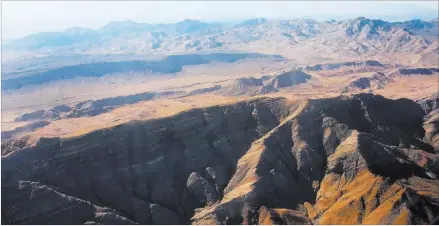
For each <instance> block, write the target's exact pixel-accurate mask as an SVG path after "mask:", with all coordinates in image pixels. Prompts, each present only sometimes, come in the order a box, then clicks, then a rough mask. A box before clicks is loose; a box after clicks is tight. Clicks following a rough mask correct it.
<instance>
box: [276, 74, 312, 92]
mask: <svg viewBox="0 0 439 226" xmlns="http://www.w3.org/2000/svg"><path fill="white" fill-rule="evenodd" d="M308 79H311V76H310V75H308V74H306V73H304V72H302V71H300V70H294V71H290V72H286V73H283V74H280V75H277V76H275V77H274V78H273V79H272V80H271V81H270V84H271V85H272V86H273V87H274V88H276V89H279V88H283V87H288V86H294V85H298V84H301V83H305V82H306V81H307V80H308Z"/></svg>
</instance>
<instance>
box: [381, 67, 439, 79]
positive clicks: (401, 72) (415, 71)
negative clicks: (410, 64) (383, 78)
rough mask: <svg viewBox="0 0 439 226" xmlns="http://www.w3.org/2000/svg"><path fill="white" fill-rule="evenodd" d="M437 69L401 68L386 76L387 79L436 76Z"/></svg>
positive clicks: (438, 72)
mask: <svg viewBox="0 0 439 226" xmlns="http://www.w3.org/2000/svg"><path fill="white" fill-rule="evenodd" d="M438 74H439V68H401V69H398V70H395V71H393V72H391V73H389V74H388V75H387V77H397V76H416V75H438Z"/></svg>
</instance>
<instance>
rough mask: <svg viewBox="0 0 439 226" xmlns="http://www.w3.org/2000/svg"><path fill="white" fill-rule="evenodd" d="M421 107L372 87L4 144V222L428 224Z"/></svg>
mask: <svg viewBox="0 0 439 226" xmlns="http://www.w3.org/2000/svg"><path fill="white" fill-rule="evenodd" d="M401 112H403V113H401ZM430 114H431V113H430ZM425 116H426V112H425V111H424V110H423V109H422V108H421V106H420V105H418V104H417V103H415V102H413V101H411V100H408V99H398V100H389V99H385V98H384V97H382V96H375V95H372V94H358V95H354V96H349V97H346V96H340V97H336V98H330V99H317V100H301V101H295V102H291V101H288V100H286V99H283V98H260V99H254V100H249V101H245V102H239V103H236V104H232V105H225V106H215V107H209V108H205V109H193V110H190V111H187V112H183V113H180V114H178V115H175V116H172V117H168V118H161V119H155V120H148V121H133V122H130V123H127V124H123V125H120V126H116V127H113V128H111V129H104V130H98V131H94V132H91V133H89V134H85V135H83V136H80V137H75V138H69V139H42V140H40V141H39V142H38V143H37V145H36V146H34V147H23V148H21V149H20V148H17V147H16V146H14V149H13V150H10V151H3V153H5V155H4V156H3V157H2V205H3V212H2V215H3V216H2V223H28V224H35V223H38V224H44V223H58V224H72V223H78V224H82V223H84V224H91V223H104V224H122V223H132V222H135V223H140V224H361V223H369V224H392V223H393V224H396V223H398V224H410V223H413V224H428V223H435V222H436V223H437V219H436V218H435V216H437V215H438V214H439V191H438V189H437V188H438V187H439V181H438V176H439V167H438V163H439V161H438V160H439V153H438V152H437V147H435V143H434V142H430V141H431V139H430V140H429V139H426V138H424V137H425V136H427V135H428V133H426V130H425V129H424V127H423V125H425V124H424V120H425V119H424V117H425ZM432 133H435V134H437V132H434V131H433V132H432ZM435 134H433V135H429V136H434V135H435ZM4 148H6V149H7V148H8V146H7V145H4ZM48 200H50V201H48ZM36 203H40V206H41V207H38V208H37V207H36V206H35V205H36ZM65 216H69V217H65Z"/></svg>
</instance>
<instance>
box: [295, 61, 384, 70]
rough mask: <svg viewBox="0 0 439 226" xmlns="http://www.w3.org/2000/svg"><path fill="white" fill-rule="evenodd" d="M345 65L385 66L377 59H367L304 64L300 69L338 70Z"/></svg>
mask: <svg viewBox="0 0 439 226" xmlns="http://www.w3.org/2000/svg"><path fill="white" fill-rule="evenodd" d="M343 67H378V68H383V67H384V65H382V64H381V63H380V62H378V61H375V60H366V61H352V62H341V63H328V64H316V65H311V66H303V67H299V68H298V69H300V70H306V71H323V70H325V71H328V70H336V69H339V68H343Z"/></svg>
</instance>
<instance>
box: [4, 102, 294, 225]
mask: <svg viewBox="0 0 439 226" xmlns="http://www.w3.org/2000/svg"><path fill="white" fill-rule="evenodd" d="M283 103H284V100H281V99H278V100H275V101H264V100H262V101H261V100H260V101H256V102H247V103H240V104H237V105H232V106H227V107H212V108H208V109H204V110H191V111H189V112H186V113H183V114H180V115H177V116H175V117H172V118H167V119H159V120H152V121H147V122H132V123H130V124H126V125H121V126H118V127H115V128H113V129H110V130H103V131H96V132H93V133H90V134H88V135H86V136H83V137H78V138H74V139H68V140H62V141H59V140H50V141H45V142H44V143H43V142H42V143H40V144H39V145H37V146H36V147H33V148H28V149H23V150H19V151H15V152H13V153H10V154H9V155H8V156H7V157H5V158H3V160H2V161H3V163H2V178H3V179H4V180H3V182H4V183H3V182H2V186H3V185H5V186H6V185H7V184H13V183H17V181H18V180H26V179H28V180H31V181H42V182H44V184H45V185H50V186H54V187H57V188H59V191H60V192H61V193H63V194H66V195H70V196H73V197H77V198H78V199H81V200H87V201H90V202H91V203H93V204H96V205H101V206H106V207H109V208H111V209H113V210H115V211H117V212H120V213H121V215H122V216H124V217H127V218H129V219H132V220H134V221H136V222H139V221H143V220H142V219H143V217H142V218H140V216H141V214H136V211H137V210H136V209H137V207H139V206H145V205H146V206H148V205H149V204H150V203H152V204H157V205H159V206H161V207H163V208H166V209H163V208H158V209H157V211H156V212H155V213H154V212H153V211H152V213H151V214H152V218H151V219H152V220H151V219H149V218H148V220H147V221H144V222H143V223H154V222H153V221H154V219H160V217H158V216H162V215H168V214H166V211H171V212H173V213H174V215H175V216H178V217H176V218H174V219H178V220H177V221H178V222H179V223H188V219H190V217H191V215H192V210H193V208H194V206H193V200H194V197H195V199H196V198H199V197H200V195H205V197H206V201H208V202H213V201H216V200H217V199H218V198H217V196H218V194H217V193H221V192H222V189H223V188H224V187H225V184H226V183H227V181H228V178H230V175H231V173H233V172H234V170H235V168H236V161H237V160H238V158H239V157H240V156H241V155H242V154H244V153H245V151H246V150H247V149H248V147H249V145H250V144H251V142H253V141H254V140H255V139H257V138H258V137H259V136H260V134H259V133H258V132H257V129H258V126H263V127H264V128H267V129H269V128H273V127H275V126H276V124H277V123H278V122H279V120H280V118H281V117H283V116H284V115H287V114H288V108H286V107H285V104H283ZM256 106H257V107H258V108H260V109H265V108H267V109H270V110H267V111H261V112H262V113H261V114H259V116H258V117H259V121H257V120H256V119H254V118H253V117H252V111H253V109H254V108H255V107H256ZM266 114H268V115H266ZM267 117H269V118H270V120H265V118H267ZM272 119H274V120H272ZM260 123H261V124H260ZM264 123H268V124H264ZM145 138H146V139H145ZM32 159H39V160H37V161H35V160H32ZM206 168H207V169H208V170H206V171H208V172H206V173H205V175H204V176H205V177H206V179H205V180H201V181H200V180H198V179H196V180H194V183H189V186H188V187H189V189H188V188H186V185H187V182H188V178H189V181H191V180H190V179H191V178H190V174H191V173H192V172H204V171H205V169H206ZM32 169H35V170H36V171H35V173H31V172H34V170H32ZM207 176H210V177H211V178H209V179H207ZM208 180H211V181H214V183H212V182H207V181H208ZM213 184H215V185H213ZM200 189H201V190H200ZM216 189H218V190H219V191H217V190H216ZM191 192H192V194H191ZM204 192H206V193H205V194H204ZM2 194H5V195H6V194H7V192H4V193H2ZM154 208H156V207H154ZM154 208H152V209H154ZM143 209H144V208H143ZM144 211H145V210H144ZM147 212H148V211H147ZM154 216H156V217H154ZM55 217H56V216H55ZM14 218H15V215H14V214H13V212H11V215H7V214H5V215H4V216H3V218H2V219H3V221H4V222H9V221H11V220H12V219H14ZM87 221H90V219H87ZM170 222H171V221H170ZM170 222H164V223H170ZM172 222H176V221H172ZM66 223H68V222H67V221H66ZM84 223H85V221H84ZM155 223H157V222H155Z"/></svg>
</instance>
